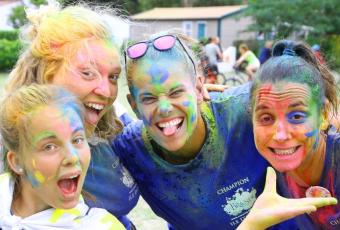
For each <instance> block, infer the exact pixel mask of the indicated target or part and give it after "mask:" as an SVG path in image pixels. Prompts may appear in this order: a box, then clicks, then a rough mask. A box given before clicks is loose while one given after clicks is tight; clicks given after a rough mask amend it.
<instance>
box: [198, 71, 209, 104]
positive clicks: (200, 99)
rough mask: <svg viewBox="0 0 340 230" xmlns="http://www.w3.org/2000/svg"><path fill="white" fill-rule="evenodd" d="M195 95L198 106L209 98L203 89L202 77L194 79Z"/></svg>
mask: <svg viewBox="0 0 340 230" xmlns="http://www.w3.org/2000/svg"><path fill="white" fill-rule="evenodd" d="M205 94H207V95H205ZM196 95H197V102H198V104H201V103H202V102H203V101H204V98H205V97H209V94H208V91H206V90H205V88H204V77H202V76H198V77H197V78H196Z"/></svg>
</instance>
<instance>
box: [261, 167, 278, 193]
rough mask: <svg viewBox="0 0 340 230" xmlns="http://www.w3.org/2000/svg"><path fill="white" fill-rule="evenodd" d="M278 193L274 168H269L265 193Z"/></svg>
mask: <svg viewBox="0 0 340 230" xmlns="http://www.w3.org/2000/svg"><path fill="white" fill-rule="evenodd" d="M267 192H275V193H276V173H275V170H274V169H273V168H272V167H267V175H266V184H265V185H264V190H263V193H267Z"/></svg>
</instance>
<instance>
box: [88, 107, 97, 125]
mask: <svg viewBox="0 0 340 230" xmlns="http://www.w3.org/2000/svg"><path fill="white" fill-rule="evenodd" d="M98 117H99V116H98V112H97V111H95V110H94V109H89V108H86V121H87V122H88V123H90V124H93V125H96V124H97V122H98Z"/></svg>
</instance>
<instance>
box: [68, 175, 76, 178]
mask: <svg viewBox="0 0 340 230" xmlns="http://www.w3.org/2000/svg"><path fill="white" fill-rule="evenodd" d="M76 177H78V175H74V176H70V177H69V178H68V179H73V178H76Z"/></svg>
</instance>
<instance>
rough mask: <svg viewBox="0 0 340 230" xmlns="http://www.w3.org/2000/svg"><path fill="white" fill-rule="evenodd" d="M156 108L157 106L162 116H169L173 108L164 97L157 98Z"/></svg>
mask: <svg viewBox="0 0 340 230" xmlns="http://www.w3.org/2000/svg"><path fill="white" fill-rule="evenodd" d="M158 108H159V113H160V115H161V116H163V117H167V116H169V114H170V113H171V111H172V109H173V107H172V105H171V103H170V101H169V100H166V99H161V100H159V105H158Z"/></svg>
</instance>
